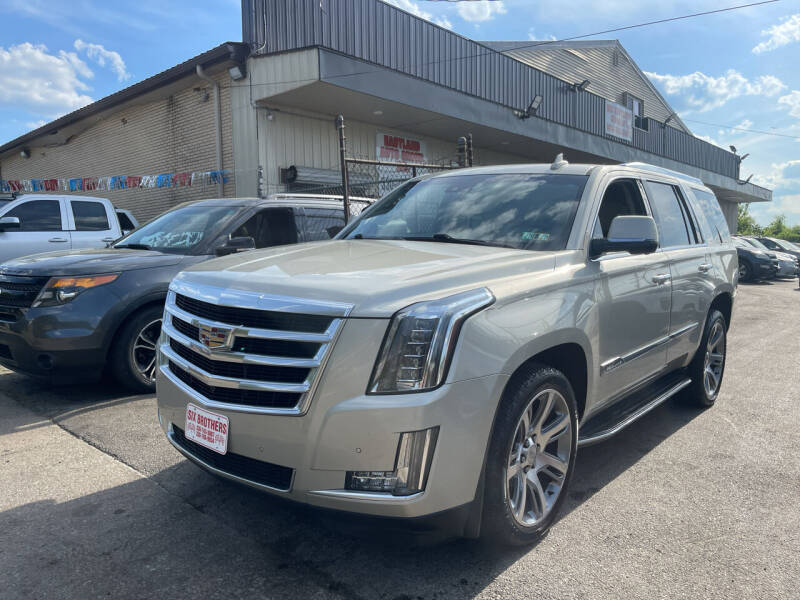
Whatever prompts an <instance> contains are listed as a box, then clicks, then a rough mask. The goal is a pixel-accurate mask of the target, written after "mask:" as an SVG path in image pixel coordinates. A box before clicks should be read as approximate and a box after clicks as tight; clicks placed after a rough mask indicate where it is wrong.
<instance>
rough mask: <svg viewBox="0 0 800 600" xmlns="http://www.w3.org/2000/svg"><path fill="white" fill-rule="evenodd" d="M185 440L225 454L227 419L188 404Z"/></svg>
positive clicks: (226, 449) (226, 448) (226, 446)
mask: <svg viewBox="0 0 800 600" xmlns="http://www.w3.org/2000/svg"><path fill="white" fill-rule="evenodd" d="M186 439H188V440H192V441H193V442H197V443H198V444H200V445H201V446H205V447H206V448H210V449H211V450H213V451H214V452H219V453H220V454H225V453H226V452H227V451H228V417H226V416H224V415H218V414H216V413H212V412H209V411H207V410H205V409H203V408H200V407H199V406H195V405H194V404H188V405H187V406H186Z"/></svg>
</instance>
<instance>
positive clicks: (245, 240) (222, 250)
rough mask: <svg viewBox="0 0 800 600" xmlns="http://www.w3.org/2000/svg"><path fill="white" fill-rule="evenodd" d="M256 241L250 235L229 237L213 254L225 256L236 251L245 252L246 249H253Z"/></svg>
mask: <svg viewBox="0 0 800 600" xmlns="http://www.w3.org/2000/svg"><path fill="white" fill-rule="evenodd" d="M255 249H256V241H255V240H254V239H253V238H251V237H235V238H230V239H229V240H228V241H226V242H225V243H224V244H222V246H220V247H218V248H217V249H216V250H215V251H214V254H216V255H217V256H227V255H228V254H235V253H237V252H245V251H247V250H255Z"/></svg>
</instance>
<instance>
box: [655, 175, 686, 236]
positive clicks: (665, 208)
mask: <svg viewBox="0 0 800 600" xmlns="http://www.w3.org/2000/svg"><path fill="white" fill-rule="evenodd" d="M647 195H648V197H649V198H650V206H651V207H652V208H653V213H654V214H655V219H656V224H657V225H658V242H659V246H661V247H662V248H669V247H671V246H688V245H689V243H690V242H689V229H688V228H687V226H686V219H685V216H684V209H683V207H682V206H681V200H680V198H678V195H677V193H676V190H675V188H674V187H672V186H671V185H668V184H666V183H656V182H654V181H648V182H647Z"/></svg>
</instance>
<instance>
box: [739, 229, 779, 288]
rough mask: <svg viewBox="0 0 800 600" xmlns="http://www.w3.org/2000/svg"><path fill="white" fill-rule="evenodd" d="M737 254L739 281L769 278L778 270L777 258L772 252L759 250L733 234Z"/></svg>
mask: <svg viewBox="0 0 800 600" xmlns="http://www.w3.org/2000/svg"><path fill="white" fill-rule="evenodd" d="M732 239H733V244H734V245H735V246H736V253H737V254H738V256H739V281H743V282H747V281H757V280H759V279H771V278H773V277H775V275H776V273H777V272H778V259H777V257H776V256H775V255H774V254H773V253H772V252H767V251H764V250H759V249H758V248H756V247H755V246H753V245H752V244H750V243H748V242H746V241H745V240H743V239H742V238H740V237H736V236H733V238H732Z"/></svg>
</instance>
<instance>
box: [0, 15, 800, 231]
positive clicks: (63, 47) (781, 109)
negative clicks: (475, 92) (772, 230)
mask: <svg viewBox="0 0 800 600" xmlns="http://www.w3.org/2000/svg"><path fill="white" fill-rule="evenodd" d="M323 2H326V3H328V2H335V0H323ZM390 3H392V4H396V5H398V6H400V7H401V8H404V9H406V10H409V11H410V12H415V13H417V14H419V15H420V16H423V17H425V18H429V19H432V20H434V21H436V22H438V23H439V24H442V25H444V26H446V27H449V28H451V29H453V30H454V31H457V32H458V33H461V34H463V35H466V36H468V37H471V38H473V39H477V40H481V39H483V40H528V39H551V38H557V39H561V38H566V37H572V36H576V35H582V34H587V33H592V32H596V31H601V30H603V29H611V28H614V27H620V26H625V25H632V24H635V23H641V22H644V21H652V20H656V19H663V18H669V17H674V16H678V15H684V14H689V13H695V12H700V11H705V10H714V9H719V8H725V7H729V6H735V5H737V4H744V3H746V0H691V1H673V0H662V1H661V2H658V3H655V2H642V1H641V0H638V1H635V0H604V1H603V2H599V1H597V0H572V1H571V2H564V0H502V1H492V2H461V3H455V2H442V1H430V0H390ZM0 22H2V23H3V33H2V37H0V142H5V141H8V140H10V139H13V138H14V137H16V136H18V135H20V134H22V133H25V132H26V131H28V130H30V129H32V128H34V127H37V126H39V125H41V124H43V123H45V122H47V121H49V120H51V119H53V118H55V117H57V116H59V115H62V114H64V113H67V112H70V111H72V110H75V109H76V108H79V107H80V106H82V105H85V104H87V103H89V102H92V101H94V100H97V99H99V98H102V97H103V96H106V95H108V94H110V93H113V92H115V91H117V90H119V89H121V88H123V87H126V86H128V85H130V84H132V83H135V82H136V81H139V80H141V79H144V78H146V77H149V76H150V75H153V74H154V73H157V72H159V71H162V70H164V69H166V68H169V67H170V66H173V65H175V64H177V63H179V62H182V61H183V60H186V59H187V58H189V57H191V56H194V55H196V54H199V53H201V52H203V51H205V50H208V49H209V48H212V47H214V46H216V45H217V44H219V43H222V42H224V41H229V40H233V41H236V40H240V39H241V19H240V3H239V1H238V0H217V1H211V0H194V1H191V2H190V1H187V0H171V1H170V2H165V1H164V0H160V1H156V0H137V1H136V2H120V1H117V2H107V1H102V0H70V1H64V0H0ZM596 37H597V38H598V39H608V38H614V37H616V38H618V39H619V40H620V41H621V42H622V44H623V45H624V46H625V48H626V49H627V50H628V52H629V53H630V54H631V56H632V57H633V58H634V60H635V61H636V62H637V63H638V64H639V66H640V67H641V68H642V70H644V71H646V72H648V73H650V74H651V78H652V79H653V81H654V82H655V84H656V85H657V86H658V88H659V89H660V90H661V91H662V93H663V94H664V96H665V97H666V98H667V100H668V101H669V102H670V103H671V104H672V106H673V108H675V109H676V110H677V111H678V113H679V114H680V115H681V117H682V118H683V119H684V121H685V122H686V123H687V125H688V126H689V127H690V128H691V129H692V131H693V132H694V133H695V134H696V135H698V136H700V137H703V138H705V139H707V140H709V141H712V142H714V143H717V144H719V145H721V146H723V147H726V148H727V146H728V145H729V144H733V145H735V146H736V147H737V149H739V152H740V153H742V154H744V153H750V156H749V157H748V158H747V159H746V160H745V161H744V162H743V163H742V174H743V176H745V177H746V176H747V175H749V174H751V173H752V174H753V180H752V181H753V182H755V183H759V184H761V185H765V186H767V187H770V188H772V189H773V190H774V199H775V200H774V202H773V203H771V204H770V205H766V204H761V205H752V207H751V212H752V213H753V214H754V215H755V216H756V218H757V219H758V220H759V221H760V222H761V223H767V222H768V221H769V220H771V219H772V218H773V217H774V216H775V215H776V214H785V215H786V216H787V217H788V221H789V222H790V223H792V224H800V139H798V138H800V69H798V68H797V66H798V62H799V61H800V1H798V0H781V1H779V2H775V3H772V4H767V5H762V6H757V7H752V8H747V9H741V10H735V11H730V12H726V13H720V14H716V15H709V16H704V17H699V18H694V19H687V20H682V21H677V22H673V23H665V24H660V25H653V26H649V27H644V28H641V29H633V30H628V31H622V32H619V33H616V34H606V35H601V36H596ZM588 39H591V38H588ZM705 123H713V124H714V125H707V124H705ZM734 128H740V129H749V130H760V131H763V132H767V133H755V132H749V131H741V130H739V129H734ZM774 134H782V135H784V136H795V137H794V138H791V137H780V136H778V135H774Z"/></svg>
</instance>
